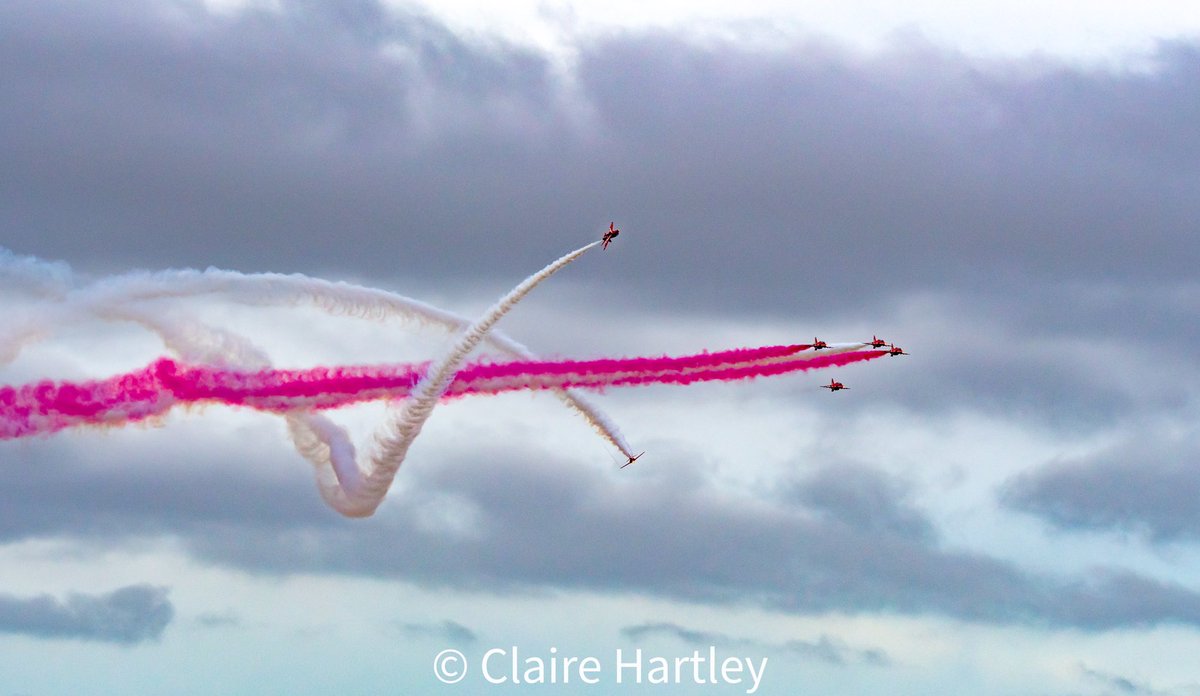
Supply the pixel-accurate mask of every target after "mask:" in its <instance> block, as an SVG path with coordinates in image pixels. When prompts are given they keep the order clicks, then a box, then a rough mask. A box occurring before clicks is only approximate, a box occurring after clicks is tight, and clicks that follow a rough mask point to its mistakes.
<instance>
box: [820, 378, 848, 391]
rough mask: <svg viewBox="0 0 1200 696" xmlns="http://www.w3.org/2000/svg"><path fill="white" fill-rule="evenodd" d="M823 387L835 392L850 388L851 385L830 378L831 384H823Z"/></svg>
mask: <svg viewBox="0 0 1200 696" xmlns="http://www.w3.org/2000/svg"><path fill="white" fill-rule="evenodd" d="M821 388H822V389H828V390H829V391H831V392H835V391H838V390H840V389H849V388H850V387H847V386H846V385H844V384H842V383H841V382H839V381H837V380H834V379H831V380H829V384H822V385H821Z"/></svg>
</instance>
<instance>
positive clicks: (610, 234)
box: [600, 222, 628, 466]
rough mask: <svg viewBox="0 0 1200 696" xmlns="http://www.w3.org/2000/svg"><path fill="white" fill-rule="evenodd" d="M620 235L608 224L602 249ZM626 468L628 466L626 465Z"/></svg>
mask: <svg viewBox="0 0 1200 696" xmlns="http://www.w3.org/2000/svg"><path fill="white" fill-rule="evenodd" d="M618 234H621V230H618V229H617V228H615V227H613V223H611V222H610V223H608V231H607V232H605V233H604V236H603V237H601V238H600V241H602V242H604V246H602V247H600V248H601V249H607V248H608V245H609V244H611V243H612V240H614V239H616V238H617V235H618ZM626 466H628V465H626Z"/></svg>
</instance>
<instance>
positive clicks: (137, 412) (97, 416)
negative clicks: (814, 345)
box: [0, 345, 887, 439]
mask: <svg viewBox="0 0 1200 696" xmlns="http://www.w3.org/2000/svg"><path fill="white" fill-rule="evenodd" d="M805 348H807V346H803V345H789V346H765V347H761V348H743V349H736V350H727V351H719V352H712V353H707V352H706V353H698V354H695V355H685V356H677V357H667V356H662V357H635V358H603V359H596V360H550V361H514V362H504V363H474V364H470V365H466V366H464V368H463V369H462V370H460V371H459V372H458V373H456V374H455V375H454V378H453V380H452V381H451V383H450V385H449V387H448V388H447V389H446V390H445V393H444V394H443V397H442V398H443V399H447V398H457V397H462V396H472V395H493V394H500V393H503V392H509V391H519V390H552V389H564V388H580V389H604V388H608V387H622V386H637V385H650V384H673V385H686V384H692V383H696V382H708V381H723V382H730V381H736V380H743V379H749V378H754V377H767V376H773V375H782V374H788V373H792V372H798V371H806V370H812V369H819V368H824V367H833V366H838V365H847V364H850V363H854V362H861V361H865V360H872V359H874V358H878V357H881V356H883V355H886V354H887V353H886V351H877V350H856V351H847V352H841V353H817V352H813V351H807V350H805ZM428 368H429V364H428V363H424V364H401V365H377V366H354V367H333V368H327V367H317V368H312V369H308V370H279V369H264V370H253V371H239V370H231V369H227V368H218V367H212V366H207V365H184V364H181V363H178V362H176V361H174V360H171V359H169V358H163V359H160V360H157V361H155V362H154V363H152V364H150V365H148V366H147V367H145V368H142V369H140V370H135V371H133V372H129V373H126V374H123V375H116V376H114V377H110V378H108V379H104V380H96V381H89V382H49V381H45V382H38V383H34V384H28V385H24V386H20V387H2V388H0V439H13V438H19V437H28V436H32V435H44V434H49V433H53V432H57V431H59V430H62V429H64V428H68V427H72V426H79V425H93V426H104V425H121V424H124V423H128V422H132V421H140V420H144V419H146V418H150V417H154V416H159V415H162V414H164V413H166V412H167V411H169V410H170V409H171V408H173V407H174V406H176V405H187V404H197V403H219V404H225V405H231V406H247V407H251V408H256V409H260V410H266V411H275V412H285V413H286V412H289V411H294V410H295V409H310V408H318V409H331V408H338V407H342V406H347V405H350V404H354V403H359V402H363V401H369V400H378V399H402V398H407V397H409V396H410V395H411V394H412V390H413V388H414V387H415V386H416V385H417V384H419V383H420V380H421V379H422V378H424V377H425V376H426V373H427V372H428Z"/></svg>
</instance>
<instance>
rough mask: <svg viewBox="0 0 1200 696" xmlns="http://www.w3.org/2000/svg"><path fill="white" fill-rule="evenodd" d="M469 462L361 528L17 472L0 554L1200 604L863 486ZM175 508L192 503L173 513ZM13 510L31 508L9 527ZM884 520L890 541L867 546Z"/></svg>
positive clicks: (94, 477)
mask: <svg viewBox="0 0 1200 696" xmlns="http://www.w3.org/2000/svg"><path fill="white" fill-rule="evenodd" d="M466 437H468V438H469V436H466ZM218 447H219V440H214V441H213V442H211V443H209V448H208V449H209V454H208V455H206V456H208V457H211V456H214V455H215V456H220V454H219V453H220V450H219V449H218ZM169 451H170V449H169V448H168V449H165V450H164V452H169ZM231 456H232V455H231ZM242 456H244V455H242ZM481 456H482V455H480V454H478V453H471V454H465V453H464V454H459V455H443V456H442V457H440V458H439V459H440V460H439V462H438V465H437V466H436V467H411V468H409V467H406V469H405V475H406V476H407V477H408V478H407V486H406V487H405V490H404V491H397V492H393V494H392V495H391V498H390V500H389V501H388V503H387V504H386V505H385V506H384V508H383V509H382V510H381V511H380V512H379V513H378V514H377V515H376V517H374V518H372V519H369V520H344V519H340V518H338V517H337V516H336V515H335V514H334V513H332V512H331V511H329V510H327V509H325V508H324V507H323V505H322V504H321V503H320V502H319V499H318V496H317V495H316V493H315V492H314V491H313V490H312V483H311V480H310V478H309V476H308V475H307V473H306V472H305V473H301V471H303V469H301V470H299V471H295V474H296V475H295V476H294V477H292V478H290V479H287V480H281V479H276V478H273V477H263V478H256V477H254V476H247V475H246V473H245V472H244V470H232V469H231V470H228V471H224V472H221V475H219V476H218V475H214V476H211V477H209V478H205V479H199V478H196V476H195V474H193V473H192V472H191V467H192V466H195V467H197V468H200V467H202V466H204V465H203V464H202V463H198V462H196V463H192V464H191V465H189V464H188V463H187V457H186V456H184V455H180V457H181V460H182V461H181V463H182V464H183V466H180V467H176V468H172V469H170V470H169V471H166V472H164V473H163V474H162V475H161V476H157V477H156V476H145V477H142V476H141V474H135V473H133V472H129V471H128V470H126V471H121V470H120V469H119V468H118V467H116V466H108V467H103V468H99V467H98V468H91V467H80V468H78V469H77V470H76V474H77V475H76V476H75V477H74V479H70V480H67V478H66V477H61V478H60V476H59V474H58V473H55V472H54V470H53V467H52V466H50V467H47V466H43V465H42V463H40V462H38V461H36V460H35V461H29V462H26V463H25V464H24V465H23V466H22V470H23V471H26V472H28V473H27V475H26V476H24V477H22V478H24V479H26V481H25V482H23V483H22V484H21V486H20V487H19V490H17V491H16V492H15V493H13V492H12V491H8V495H9V496H10V498H11V499H10V500H9V501H6V505H5V507H4V508H3V509H4V510H5V512H6V516H5V526H6V531H5V534H4V536H5V538H7V539H10V540H17V539H23V538H29V537H31V536H34V535H36V536H40V537H46V536H60V537H61V536H66V537H84V538H88V539H91V540H92V541H93V542H94V541H96V540H98V539H99V538H100V537H97V536H96V532H95V530H96V529H97V527H96V525H100V527H99V528H100V529H103V530H104V532H103V534H104V536H105V537H106V538H107V541H106V543H109V544H120V543H122V540H124V539H129V538H137V537H143V536H157V535H164V534H170V535H172V536H173V537H175V538H178V539H179V540H180V542H181V543H182V544H183V546H184V548H186V549H189V550H190V552H191V553H192V554H194V555H195V556H196V557H198V558H199V559H202V560H206V561H208V562H214V563H218V564H221V565H227V566H232V567H237V568H240V569H243V570H247V571H250V572H260V573H271V574H290V573H296V572H302V573H335V574H352V575H366V576H377V577H396V578H404V579H406V580H409V581H414V582H419V583H422V584H426V585H430V586H452V587H459V588H470V589H474V590H480V591H488V592H507V591H514V590H523V589H531V588H547V587H551V588H574V589H585V590H591V591H619V592H638V593H648V594H651V595H659V596H664V597H671V598H676V599H683V600H688V601H696V602H711V603H725V602H731V601H738V602H745V601H752V602H753V603H755V604H758V605H760V606H764V607H769V608H775V609H780V610H784V611H789V612H796V613H801V614H804V613H813V612H824V611H847V612H868V613H871V612H880V611H885V612H898V613H902V614H940V615H946V616H952V617H957V618H961V619H965V620H972V621H981V622H997V623H1014V622H1015V623H1023V624H1033V625H1045V626H1050V627H1061V626H1072V627H1077V628H1081V629H1085V630H1105V629H1110V628H1118V627H1128V626H1150V625H1157V624H1162V623H1183V624H1191V625H1200V595H1198V594H1197V593H1195V592H1194V591H1193V590H1191V589H1189V588H1186V587H1183V586H1180V585H1177V584H1172V583H1169V582H1160V581H1157V580H1155V579H1152V578H1147V577H1142V576H1138V575H1133V574H1129V573H1121V572H1119V571H1104V572H1100V573H1096V574H1090V575H1087V576H1083V577H1079V578H1055V577H1049V576H1043V575H1037V574H1032V573H1029V572H1026V571H1023V570H1022V569H1020V568H1019V567H1017V566H1015V565H1013V564H1011V563H1008V562H1006V561H1001V560H999V559H995V558H991V557H989V556H986V555H983V554H980V553H973V552H966V551H956V550H948V549H944V548H941V546H940V544H939V543H938V540H937V539H936V538H935V537H934V535H932V534H930V533H929V532H928V531H927V530H928V525H929V523H928V521H927V520H922V518H921V516H920V514H919V513H918V512H917V511H916V510H915V509H914V508H912V507H911V506H910V505H909V504H908V503H907V502H905V501H904V494H903V486H902V485H899V484H897V483H896V482H895V481H894V480H892V479H890V478H887V477H884V476H882V475H881V474H877V473H875V474H873V473H872V472H870V470H867V469H863V470H861V471H859V472H857V473H856V474H855V476H856V480H857V481H859V482H860V484H861V485H862V486H863V488H864V490H866V491H869V492H870V495H869V496H867V498H866V500H874V501H875V503H874V504H875V507H877V508H878V509H879V510H880V511H882V512H881V513H878V514H877V515H876V516H872V514H868V513H867V512H866V511H865V510H864V509H863V502H864V501H862V500H855V499H854V498H853V497H852V496H851V497H849V498H847V497H846V496H845V495H843V498H838V497H837V496H831V495H829V494H827V493H821V495H824V496H825V497H821V496H816V497H815V498H814V500H817V501H818V503H816V504H817V505H818V506H819V507H816V508H813V509H812V510H811V511H810V510H808V509H804V508H799V507H798V506H797V504H796V502H791V503H786V504H785V503H781V502H772V501H769V500H755V499H751V498H747V497H743V496H740V495H731V494H727V493H723V492H722V491H720V490H718V489H715V488H713V487H712V486H711V484H707V483H704V482H703V481H702V480H697V481H696V482H694V483H693V484H692V485H687V486H683V487H680V486H676V485H675V483H676V480H677V478H678V477H677V476H676V475H675V473H674V471H673V469H679V470H680V471H681V472H684V471H687V470H688V469H689V468H690V465H688V464H687V463H684V462H674V463H673V462H671V461H669V460H664V461H662V462H659V463H658V464H657V465H656V467H655V468H654V469H647V470H646V473H644V474H643V473H640V472H639V473H638V474H636V476H637V478H633V477H624V478H615V477H614V476H613V475H612V474H611V472H607V471H605V472H601V471H597V470H592V469H587V468H581V467H580V466H579V464H578V463H575V462H566V461H561V460H559V459H558V458H556V457H554V456H553V455H548V454H545V453H539V452H528V451H522V452H520V453H508V452H506V451H505V450H503V449H500V450H497V449H496V448H495V447H493V449H492V450H491V452H490V453H489V454H488V455H487V456H486V457H485V458H482V459H481V458H480V457H481ZM209 466H211V464H210V465H209ZM260 466H261V464H260ZM46 469H50V470H49V471H46ZM43 476H45V477H47V479H48V480H50V481H53V482H54V485H47V484H46V483H45V482H44V481H41V480H40V477H43ZM684 478H685V479H686V476H685V477H684ZM139 479H144V480H139ZM16 480H17V479H14V481H16ZM807 485H808V488H807V490H808V491H809V495H813V494H814V493H816V492H822V491H825V490H826V489H827V488H828V483H827V482H825V481H824V479H823V478H822V476H821V475H818V476H817V477H815V478H813V479H812V480H811V481H809V483H808V484H807ZM803 486H804V484H801V488H802V489H803ZM184 489H188V490H191V493H189V494H187V495H183V494H182V493H180V492H175V493H172V491H173V490H178V491H182V490H184ZM835 490H836V489H835ZM22 499H27V500H36V501H37V503H38V504H37V505H36V506H32V505H25V506H24V507H22V506H20V505H19V504H18V503H20V501H21V500H22ZM847 500H849V501H850V502H847ZM145 501H155V505H154V506H153V507H147V506H146V504H145ZM205 501H208V502H209V503H210V505H209V506H208V507H207V508H206V507H204V502H205ZM451 502H452V503H453V505H450V503H451ZM13 506H15V508H14V507H13ZM430 510H436V511H440V512H441V513H444V514H446V515H450V516H456V515H457V516H458V517H456V519H455V520H453V521H451V522H452V523H451V524H449V525H446V524H442V523H440V522H439V521H438V520H437V519H433V520H432V521H431V518H429V517H428V515H427V512H428V511H430ZM837 510H845V511H847V512H848V517H847V518H846V519H845V520H842V519H839V518H838V517H837V516H836V515H835V514H833V513H834V512H835V511H837ZM812 512H817V513H819V514H815V515H814V514H812ZM460 513H461V514H460ZM873 514H874V513H873ZM856 515H857V517H855V516H856ZM27 518H28V519H27ZM887 519H898V520H899V521H900V524H901V528H900V529H898V530H897V531H896V532H894V533H880V532H879V528H880V527H879V525H880V524H881V523H882V521H883V520H887ZM906 526H907V529H905V527H906Z"/></svg>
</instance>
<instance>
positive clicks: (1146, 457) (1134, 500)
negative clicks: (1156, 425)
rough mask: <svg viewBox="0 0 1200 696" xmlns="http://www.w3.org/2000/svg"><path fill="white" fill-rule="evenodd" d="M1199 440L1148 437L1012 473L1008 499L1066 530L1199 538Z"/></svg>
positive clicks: (1162, 538) (1158, 539) (1159, 538)
mask: <svg viewBox="0 0 1200 696" xmlns="http://www.w3.org/2000/svg"><path fill="white" fill-rule="evenodd" d="M1198 459H1200V440H1198V439H1197V438H1196V437H1195V436H1192V437H1190V438H1183V439H1180V438H1176V437H1164V438H1156V437H1153V436H1151V437H1148V438H1145V439H1143V438H1139V439H1138V441H1137V442H1135V443H1130V444H1125V445H1120V446H1117V447H1114V448H1112V449H1109V450H1107V451H1104V452H1101V453H1099V454H1098V455H1095V456H1093V457H1089V458H1087V459H1082V460H1072V461H1062V462H1055V463H1052V464H1050V465H1047V466H1044V467H1041V468H1039V469H1035V470H1033V471H1030V472H1029V473H1027V474H1024V475H1022V476H1020V477H1017V478H1016V479H1014V480H1013V481H1011V482H1010V483H1009V485H1008V486H1007V487H1006V488H1005V490H1004V491H1003V495H1002V499H1003V500H1004V502H1005V503H1007V504H1008V505H1009V506H1011V507H1013V508H1015V509H1018V510H1023V511H1026V512H1030V513H1033V514H1035V515H1038V516H1040V517H1042V518H1043V519H1045V520H1046V521H1047V522H1049V523H1050V524H1052V525H1054V526H1056V527H1059V528H1062V529H1068V530H1081V531H1119V532H1132V533H1135V534H1140V535H1144V536H1146V537H1147V538H1149V539H1150V540H1152V541H1156V542H1168V541H1182V542H1196V541H1200V468H1198V467H1197V466H1196V462H1197V460H1198Z"/></svg>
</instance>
